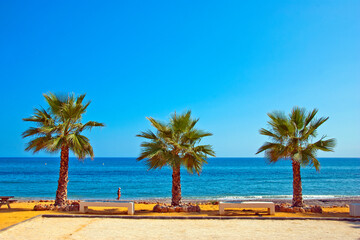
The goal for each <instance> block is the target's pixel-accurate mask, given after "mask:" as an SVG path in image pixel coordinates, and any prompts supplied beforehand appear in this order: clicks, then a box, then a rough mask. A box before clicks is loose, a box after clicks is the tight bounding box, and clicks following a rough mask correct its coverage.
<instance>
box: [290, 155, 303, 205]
mask: <svg viewBox="0 0 360 240" xmlns="http://www.w3.org/2000/svg"><path fill="white" fill-rule="evenodd" d="M292 167H293V199H292V205H293V207H302V206H303V198H302V185H301V175H300V163H299V162H297V161H294V160H292Z"/></svg>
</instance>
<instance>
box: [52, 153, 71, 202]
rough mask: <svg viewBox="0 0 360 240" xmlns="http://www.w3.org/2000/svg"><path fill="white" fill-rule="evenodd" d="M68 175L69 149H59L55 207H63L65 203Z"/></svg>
mask: <svg viewBox="0 0 360 240" xmlns="http://www.w3.org/2000/svg"><path fill="white" fill-rule="evenodd" d="M68 173H69V147H67V146H63V147H61V159H60V173H59V181H58V188H57V191H56V199H55V205H56V206H63V205H65V204H66V201H67V184H68V181H69V180H68Z"/></svg>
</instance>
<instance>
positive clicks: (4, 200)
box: [0, 196, 17, 208]
mask: <svg viewBox="0 0 360 240" xmlns="http://www.w3.org/2000/svg"><path fill="white" fill-rule="evenodd" d="M10 198H14V196H0V207H1V206H2V205H5V204H6V205H7V206H8V208H11V207H10V204H11V203H13V202H16V201H17V200H14V199H10Z"/></svg>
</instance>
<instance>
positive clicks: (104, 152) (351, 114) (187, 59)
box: [0, 0, 360, 157]
mask: <svg viewBox="0 0 360 240" xmlns="http://www.w3.org/2000/svg"><path fill="white" fill-rule="evenodd" d="M0 80H1V94H0V107H1V117H0V125H1V138H0V157H22V156H24V157H25V156H32V154H31V153H29V152H25V151H24V146H25V142H26V141H25V140H23V139H22V138H21V133H22V132H23V131H24V130H26V129H27V128H28V127H30V126H31V124H29V123H25V122H23V121H22V118H24V117H29V116H30V115H31V114H32V111H33V108H34V107H39V106H40V105H41V106H46V104H45V101H44V99H43V96H42V94H43V93H47V92H55V93H67V92H74V93H76V94H80V93H86V94H87V99H88V100H92V103H91V105H90V106H89V109H88V113H87V114H86V116H85V120H95V121H100V122H104V123H105V124H106V127H105V128H103V129H99V130H98V129H96V130H93V131H92V132H91V133H90V134H88V136H89V137H90V139H91V143H92V145H93V147H94V151H95V155H96V156H98V157H136V156H137V155H138V154H139V152H140V147H139V145H140V142H141V139H137V138H136V137H135V135H136V134H137V133H138V132H139V131H141V130H145V129H147V128H150V124H149V123H148V121H147V120H146V119H145V117H146V116H152V117H154V118H156V119H159V120H166V119H167V118H168V116H169V114H170V113H171V112H173V111H175V110H176V111H178V112H182V111H184V110H186V109H191V110H192V111H193V115H194V116H195V117H199V118H200V122H199V124H198V125H199V128H202V129H205V130H208V131H210V132H212V133H214V136H213V137H209V138H208V139H207V140H206V143H209V144H212V145H213V146H214V148H215V150H216V152H217V156H219V157H254V156H255V152H256V151H257V149H258V148H259V147H260V146H261V145H262V144H263V142H264V141H266V140H267V139H266V138H265V137H264V136H261V135H259V133H258V130H259V129H260V128H261V127H266V121H267V116H266V113H267V112H271V111H273V110H282V111H285V112H289V111H290V110H291V108H292V107H293V106H295V105H298V106H301V107H305V108H307V109H312V108H318V109H319V114H318V115H319V116H329V117H330V119H329V120H328V122H326V123H325V124H324V125H323V126H322V127H321V128H320V131H319V133H320V135H322V134H326V135H328V136H329V137H334V138H336V139H337V142H338V144H337V147H336V149H335V152H334V153H320V154H319V156H322V157H360V94H359V90H360V1H358V0H355V1H347V0H339V1H330V0H325V1H316V0H315V1H313V0H312V1H267V0H265V1H209V0H206V1H193V0H191V1H88V0H87V1H1V2H0ZM36 156H52V155H49V154H47V153H41V154H37V155H36Z"/></svg>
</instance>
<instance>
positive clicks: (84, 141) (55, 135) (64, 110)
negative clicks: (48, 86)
mask: <svg viewBox="0 0 360 240" xmlns="http://www.w3.org/2000/svg"><path fill="white" fill-rule="evenodd" d="M44 97H45V99H46V101H47V103H48V104H49V109H48V110H45V109H43V108H42V109H35V110H34V112H35V113H34V115H33V116H32V117H30V118H25V119H23V120H24V121H29V122H35V123H36V124H37V127H30V128H29V129H28V130H26V131H25V132H24V133H23V134H22V136H23V137H24V138H26V137H33V139H32V140H31V141H30V142H28V144H27V147H26V149H25V150H26V151H33V152H34V153H36V152H38V151H40V150H45V151H47V152H58V151H59V150H61V147H62V146H67V147H68V148H69V149H70V150H72V151H73V152H74V154H75V155H76V156H77V157H78V158H80V159H84V158H85V157H86V156H90V157H91V158H93V157H94V153H93V148H92V146H91V145H90V142H89V139H88V138H87V137H85V136H84V135H82V134H81V133H82V132H83V131H84V130H87V129H91V128H93V127H103V126H104V124H102V123H98V122H94V121H89V122H87V123H85V124H82V123H81V120H82V115H83V114H84V113H85V112H86V109H87V107H88V106H89V104H90V102H87V103H85V104H84V103H83V100H84V98H85V94H84V95H80V96H79V97H78V98H76V97H75V96H74V94H71V95H69V96H58V95H55V94H52V93H49V94H44Z"/></svg>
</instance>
